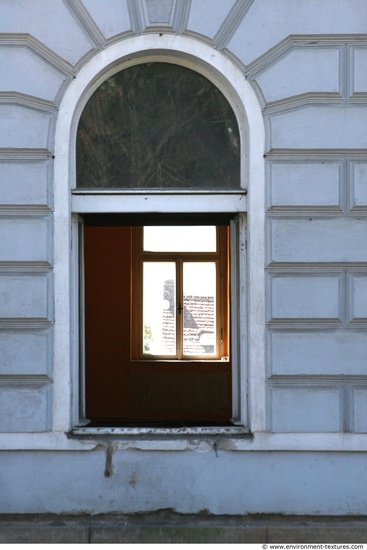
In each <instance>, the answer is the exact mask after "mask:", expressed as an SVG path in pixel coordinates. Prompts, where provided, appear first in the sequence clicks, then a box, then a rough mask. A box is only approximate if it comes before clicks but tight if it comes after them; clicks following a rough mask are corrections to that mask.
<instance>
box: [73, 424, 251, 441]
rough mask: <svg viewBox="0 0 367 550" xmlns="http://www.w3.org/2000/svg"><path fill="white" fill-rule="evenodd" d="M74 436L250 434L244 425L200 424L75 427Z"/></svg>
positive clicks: (143, 437)
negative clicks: (160, 426) (169, 426)
mask: <svg viewBox="0 0 367 550" xmlns="http://www.w3.org/2000/svg"><path fill="white" fill-rule="evenodd" d="M70 435H72V436H75V437H86V438H89V437H92V438H94V437H98V436H114V437H121V438H131V437H133V438H134V439H136V438H138V439H151V438H163V439H180V438H185V437H187V436H190V437H197V438H207V437H221V438H222V437H235V438H240V437H245V436H247V437H248V436H250V432H249V430H248V428H245V427H244V426H210V427H209V426H200V427H180V428H156V427H151V428H149V427H147V428H142V427H136V428H135V427H129V428H127V427H126V428H124V427H116V428H108V427H94V428H92V427H88V426H86V427H75V428H74V429H73V430H72V432H71V434H70Z"/></svg>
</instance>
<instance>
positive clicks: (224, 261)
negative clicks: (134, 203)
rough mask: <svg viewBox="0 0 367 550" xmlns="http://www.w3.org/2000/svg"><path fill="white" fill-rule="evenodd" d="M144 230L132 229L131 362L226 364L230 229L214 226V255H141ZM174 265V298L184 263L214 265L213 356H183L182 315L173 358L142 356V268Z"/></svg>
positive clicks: (160, 253)
mask: <svg viewBox="0 0 367 550" xmlns="http://www.w3.org/2000/svg"><path fill="white" fill-rule="evenodd" d="M143 231H144V226H135V227H133V228H132V239H133V246H132V250H133V255H132V262H131V269H132V281H133V284H132V308H131V326H132V331H131V351H132V360H138V361H156V360H170V361H198V360H199V361H211V362H213V361H228V360H229V355H230V345H229V342H230V323H229V319H230V291H229V283H230V273H229V271H230V270H229V264H230V259H229V228H228V226H227V227H226V226H216V251H215V252H151V251H144V249H143V248H144V247H143ZM149 261H154V262H174V263H175V264H176V268H177V270H178V271H177V272H176V281H177V283H178V284H177V288H176V296H181V298H180V300H178V301H177V303H178V302H179V301H182V293H183V289H182V282H183V271H182V267H183V264H184V262H206V261H207V262H215V263H216V266H217V269H216V312H215V319H216V330H215V332H216V353H214V354H201V355H200V354H186V355H185V353H184V351H183V315H177V314H176V354H174V355H150V354H144V352H143V347H144V346H143V265H144V262H149Z"/></svg>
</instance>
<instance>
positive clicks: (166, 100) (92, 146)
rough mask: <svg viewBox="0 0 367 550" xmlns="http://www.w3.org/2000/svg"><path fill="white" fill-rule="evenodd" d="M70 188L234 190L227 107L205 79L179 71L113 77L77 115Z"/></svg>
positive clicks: (232, 123)
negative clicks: (74, 173) (74, 184)
mask: <svg viewBox="0 0 367 550" xmlns="http://www.w3.org/2000/svg"><path fill="white" fill-rule="evenodd" d="M77 187H78V188H123V189H130V188H133V189H134V188H135V189H136V188H152V189H154V188H169V189H194V188H199V189H200V188H202V189H238V188H239V187H240V139H239V131H238V125H237V120H236V117H235V115H234V113H233V110H232V108H231V106H230V105H229V103H228V101H227V100H226V99H225V97H224V96H223V94H222V93H221V92H220V91H219V90H218V88H216V86H214V84H213V83H212V82H210V81H209V80H208V79H207V78H205V77H203V76H202V75H200V74H199V73H197V72H195V71H192V70H190V69H187V68H185V67H180V66H179V65H173V64H171V63H143V64H140V65H135V66H133V67H129V68H128V69H125V70H124V71H121V72H119V73H117V74H115V75H114V76H112V77H110V78H109V79H108V80H106V81H105V82H104V83H103V84H102V85H101V86H100V87H99V88H98V89H97V90H96V91H95V92H94V94H93V95H92V97H91V98H90V99H89V101H88V103H87V105H86V106H85V108H84V111H83V113H82V115H81V118H80V122H79V127H78V134H77Z"/></svg>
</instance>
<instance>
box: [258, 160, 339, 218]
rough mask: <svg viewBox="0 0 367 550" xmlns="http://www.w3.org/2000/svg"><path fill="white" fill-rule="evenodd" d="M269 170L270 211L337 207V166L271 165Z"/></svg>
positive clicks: (328, 164) (306, 163)
mask: <svg viewBox="0 0 367 550" xmlns="http://www.w3.org/2000/svg"><path fill="white" fill-rule="evenodd" d="M269 170H270V178H269V192H268V206H269V207H282V206H285V207H297V206H300V207H306V206H309V207H312V206H327V207H338V206H339V205H340V185H341V182H340V170H341V166H340V163H338V162H292V163H291V162H272V163H270V164H269Z"/></svg>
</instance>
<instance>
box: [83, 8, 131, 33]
mask: <svg viewBox="0 0 367 550" xmlns="http://www.w3.org/2000/svg"><path fill="white" fill-rule="evenodd" d="M83 4H84V5H85V7H86V8H87V10H88V11H89V13H90V15H91V16H92V17H93V19H94V21H95V23H96V24H97V25H98V27H99V28H100V29H101V31H102V32H103V34H104V36H105V38H111V36H114V35H116V34H120V33H122V32H126V31H130V30H132V29H131V24H130V17H129V12H128V7H127V1H126V0H108V9H107V10H106V9H104V6H105V1H104V0H83Z"/></svg>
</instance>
